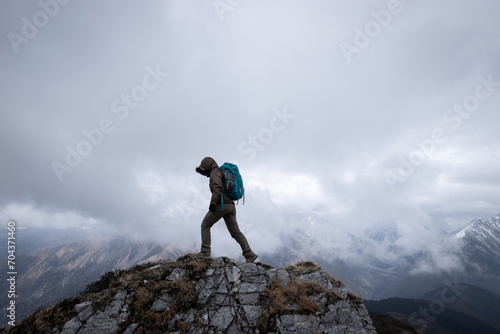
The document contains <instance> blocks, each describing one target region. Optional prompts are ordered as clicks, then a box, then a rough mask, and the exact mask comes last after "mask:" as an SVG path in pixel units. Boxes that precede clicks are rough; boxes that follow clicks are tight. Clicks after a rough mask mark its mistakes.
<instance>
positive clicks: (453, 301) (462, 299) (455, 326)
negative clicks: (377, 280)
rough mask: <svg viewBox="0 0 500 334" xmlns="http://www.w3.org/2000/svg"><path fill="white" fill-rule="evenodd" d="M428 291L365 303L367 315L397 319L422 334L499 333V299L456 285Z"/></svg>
mask: <svg viewBox="0 0 500 334" xmlns="http://www.w3.org/2000/svg"><path fill="white" fill-rule="evenodd" d="M449 283H450V284H448V285H446V286H443V287H441V288H438V289H435V290H432V291H430V292H429V293H427V294H425V295H424V296H422V297H421V298H419V299H409V298H389V299H384V300H379V301H371V300H367V301H365V305H366V307H367V309H368V310H369V311H370V313H376V314H381V315H386V316H391V317H393V318H396V319H399V320H401V321H403V322H405V323H407V324H409V325H411V326H413V327H415V328H416V329H417V330H420V331H422V332H423V333H425V334H428V333H430V334H433V333H436V334H437V333H454V334H460V333H464V334H465V333H497V334H498V333H500V320H499V319H498V314H500V296H499V295H497V294H495V293H493V292H490V291H488V290H485V289H482V288H479V287H476V286H473V285H469V284H463V283H457V282H449Z"/></svg>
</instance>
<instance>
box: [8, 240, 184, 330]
mask: <svg viewBox="0 0 500 334" xmlns="http://www.w3.org/2000/svg"><path fill="white" fill-rule="evenodd" d="M178 256H179V252H178V251H176V250H174V249H171V248H169V247H163V246H161V245H159V244H158V243H156V242H140V241H132V240H126V239H121V238H113V239H103V240H100V241H99V242H94V241H90V240H83V241H76V242H71V243H67V244H63V245H58V246H52V247H46V248H42V249H38V250H35V251H32V252H30V253H27V254H23V255H20V256H18V257H17V271H18V272H19V273H20V274H19V275H18V280H17V286H16V294H17V298H16V304H17V305H18V308H17V314H16V315H17V318H18V319H23V318H24V317H25V316H27V315H29V314H31V313H33V312H34V311H35V310H36V309H37V308H39V307H43V306H48V305H51V304H53V303H56V302H59V301H60V300H62V299H64V298H68V297H70V296H73V295H75V294H77V293H78V292H80V291H81V290H83V289H84V288H85V286H86V285H87V284H89V283H90V282H92V281H95V280H97V279H98V278H99V277H100V276H101V275H103V274H105V273H106V272H109V271H111V270H115V269H124V268H129V267H131V266H133V265H135V264H137V263H139V262H141V261H148V260H150V259H158V258H162V259H175V258H177V257H178ZM6 266H7V263H6V262H5V263H2V264H1V265H0V268H1V270H3V272H7V269H6ZM7 284H8V282H7V281H5V280H2V281H1V282H0V289H3V290H2V291H8V288H7ZM1 303H2V304H1V305H0V307H1V309H2V310H4V309H5V308H6V307H7V306H8V305H7V304H6V303H8V300H7V299H1ZM1 320H2V321H1V323H0V327H4V326H6V325H7V320H8V319H7V318H5V312H2V319H1Z"/></svg>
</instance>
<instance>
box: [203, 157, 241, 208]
mask: <svg viewBox="0 0 500 334" xmlns="http://www.w3.org/2000/svg"><path fill="white" fill-rule="evenodd" d="M199 169H201V170H203V171H210V174H208V176H209V178H210V181H209V182H208V186H209V188H210V192H211V193H212V198H211V199H210V204H214V205H218V204H221V194H222V199H223V201H224V204H234V201H233V200H232V199H230V198H229V197H228V196H227V195H225V194H224V192H223V190H222V189H223V187H224V172H223V171H221V170H220V168H219V165H217V162H215V160H214V159H212V158H211V157H206V158H204V159H203V160H202V161H201V164H200V167H199Z"/></svg>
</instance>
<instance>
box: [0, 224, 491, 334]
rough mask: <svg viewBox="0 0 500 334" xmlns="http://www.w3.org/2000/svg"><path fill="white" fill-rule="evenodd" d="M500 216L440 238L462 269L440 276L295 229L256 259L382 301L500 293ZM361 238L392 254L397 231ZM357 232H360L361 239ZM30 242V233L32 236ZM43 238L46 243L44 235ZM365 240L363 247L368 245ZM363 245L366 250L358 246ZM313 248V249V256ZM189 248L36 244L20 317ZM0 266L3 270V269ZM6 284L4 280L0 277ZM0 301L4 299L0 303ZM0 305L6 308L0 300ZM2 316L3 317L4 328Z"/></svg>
mask: <svg viewBox="0 0 500 334" xmlns="http://www.w3.org/2000/svg"><path fill="white" fill-rule="evenodd" d="M499 222H500V215H498V216H496V217H493V218H490V219H474V220H473V221H472V222H471V223H470V224H469V225H468V226H467V227H465V228H463V229H460V230H458V231H455V232H454V233H451V234H449V235H448V236H445V238H444V239H443V242H446V238H448V239H449V238H451V239H453V240H459V241H460V242H461V243H462V248H461V254H460V258H461V259H462V261H463V263H464V264H465V271H464V272H461V273H452V274H448V275H446V276H443V275H440V276H436V275H414V274H410V273H409V270H410V269H411V268H412V263H413V262H412V261H415V259H412V258H406V259H403V261H395V263H386V262H383V261H379V260H378V259H377V258H376V257H373V256H372V257H369V256H367V257H366V258H367V260H368V261H367V263H365V264H363V265H356V264H350V263H347V262H344V261H342V260H339V259H338V258H337V255H338V254H335V253H332V252H330V251H329V250H328V249H325V248H321V245H320V244H319V243H318V242H317V241H316V240H315V239H314V238H312V237H311V236H310V235H308V234H306V233H304V232H302V231H295V232H294V233H293V234H292V235H291V239H286V240H283V243H282V244H283V245H284V246H283V247H282V248H280V249H278V250H277V251H276V252H274V253H272V254H265V253H261V257H260V260H261V261H263V262H265V263H269V264H270V265H272V266H274V267H283V266H286V265H287V264H290V263H295V262H299V261H303V260H305V259H310V260H312V261H314V262H316V263H318V264H319V265H320V266H321V267H322V268H324V269H325V270H326V271H328V272H330V273H332V274H335V276H336V277H337V278H338V279H340V280H342V281H343V282H344V283H345V284H346V285H347V286H349V287H350V289H351V291H353V292H354V293H356V294H358V295H360V296H361V297H363V298H365V299H385V298H388V297H393V296H398V297H409V298H420V297H421V296H422V295H423V294H424V293H426V292H428V291H432V290H434V289H436V288H437V287H440V286H442V285H443V284H444V280H445V279H448V280H454V279H456V280H458V281H459V282H460V283H468V284H472V285H476V286H480V287H482V288H485V289H487V290H490V291H492V292H495V293H497V294H498V293H500V278H499V277H500V254H499V251H500V242H499V236H500V234H499ZM60 235H61V233H59V234H58V233H55V234H54V236H53V237H54V240H55V242H58V243H59V242H60V240H61V239H60ZM365 236H366V237H367V239H362V238H359V239H358V240H357V241H356V240H355V241H356V242H355V243H354V244H353V245H355V246H356V247H359V248H360V252H363V253H364V254H370V248H369V247H378V246H377V245H376V244H373V245H370V244H367V243H366V241H368V242H373V243H382V244H383V245H384V247H388V249H389V250H391V251H393V252H394V253H396V254H397V252H398V250H397V248H396V247H395V246H394V242H395V241H396V240H397V238H398V235H397V230H395V229H394V228H391V227H387V226H386V227H382V228H380V229H377V228H372V229H369V230H367V231H366V233H365ZM361 237H362V236H361ZM30 238H32V239H33V237H30ZM43 242H44V243H46V242H48V240H44V241H43ZM367 245H368V246H367ZM364 246H366V247H367V248H365V249H361V247H364ZM311 250H315V252H314V253H311ZM186 251H193V250H178V249H172V248H169V247H164V246H161V245H159V244H157V243H155V242H145V241H131V240H125V239H119V238H115V239H104V240H101V241H95V242H90V241H88V240H87V241H77V242H71V243H68V244H63V245H57V246H53V247H48V248H44V249H38V250H35V251H32V252H30V253H29V254H24V255H20V256H19V257H18V271H19V272H20V273H22V275H19V281H18V305H19V310H18V317H19V319H22V317H24V316H26V315H28V314H30V313H32V312H33V311H35V310H36V309H37V308H38V307H41V306H47V305H50V304H53V303H55V302H57V301H59V300H62V299H64V298H67V297H70V296H73V295H75V294H76V293H78V292H79V291H81V290H82V289H83V288H84V287H85V286H86V285H87V284H88V283H89V282H92V281H95V280H96V279H98V278H99V276H101V275H103V274H104V273H106V272H108V271H110V270H115V269H123V268H128V267H130V266H132V265H135V264H136V263H142V262H144V261H159V260H162V259H175V258H177V257H178V256H179V255H180V254H184V253H186ZM5 265H6V264H4V263H2V264H0V268H3V269H1V270H4V272H6V271H7V270H6V268H5ZM0 287H1V288H2V289H4V290H5V289H6V282H3V281H2V282H0ZM2 301H3V300H2ZM0 306H1V307H2V309H4V308H5V306H6V305H0ZM5 320H6V319H4V320H3V323H2V324H3V325H4V326H5V324H6V322H5Z"/></svg>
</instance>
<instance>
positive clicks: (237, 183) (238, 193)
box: [219, 162, 245, 211]
mask: <svg viewBox="0 0 500 334" xmlns="http://www.w3.org/2000/svg"><path fill="white" fill-rule="evenodd" d="M219 168H220V169H221V170H222V172H223V173H224V189H223V191H224V193H225V194H226V195H227V196H228V197H229V198H230V199H232V200H233V201H237V202H236V204H238V202H239V200H240V199H241V198H243V204H245V188H244V187H243V178H242V177H241V174H240V170H239V169H238V166H236V165H235V164H232V163H229V162H225V163H224V164H223V165H222V166H220V167H219ZM220 196H221V204H222V211H224V202H223V200H222V193H221V195H220Z"/></svg>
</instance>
